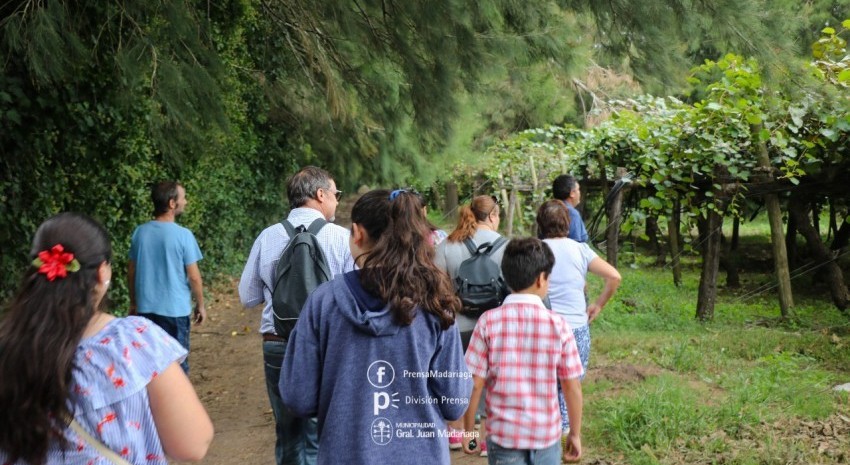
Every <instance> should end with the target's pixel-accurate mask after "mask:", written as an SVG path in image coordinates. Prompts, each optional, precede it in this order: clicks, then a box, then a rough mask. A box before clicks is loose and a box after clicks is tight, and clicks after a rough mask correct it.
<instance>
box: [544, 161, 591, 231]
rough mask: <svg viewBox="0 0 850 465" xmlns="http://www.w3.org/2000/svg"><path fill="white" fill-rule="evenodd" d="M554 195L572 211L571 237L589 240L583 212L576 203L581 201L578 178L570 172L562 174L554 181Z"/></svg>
mask: <svg viewBox="0 0 850 465" xmlns="http://www.w3.org/2000/svg"><path fill="white" fill-rule="evenodd" d="M552 197H554V198H555V199H557V200H560V201H561V202H564V204H565V205H566V206H567V210H568V211H569V212H570V234H569V236H568V237H569V238H570V239H572V240H574V241H577V242H587V228H585V227H584V221H583V220H582V219H581V214H580V213H579V212H578V210H576V208H575V207H576V205H578V204H579V202H581V187H580V186H579V184H578V180H577V179H576V178H574V177H572V176H570V175H568V174H562V175H560V176H558V177H557V178H555V180H554V181H552Z"/></svg>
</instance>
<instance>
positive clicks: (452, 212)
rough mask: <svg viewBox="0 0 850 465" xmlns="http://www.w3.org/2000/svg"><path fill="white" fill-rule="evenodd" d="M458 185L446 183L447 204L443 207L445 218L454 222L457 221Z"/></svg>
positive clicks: (452, 182) (451, 182) (450, 182)
mask: <svg viewBox="0 0 850 465" xmlns="http://www.w3.org/2000/svg"><path fill="white" fill-rule="evenodd" d="M457 203H458V198H457V183H455V182H454V181H449V182H447V183H446V203H445V206H444V207H443V216H445V217H446V218H448V219H451V220H452V221H457Z"/></svg>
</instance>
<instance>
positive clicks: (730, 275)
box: [722, 216, 741, 288]
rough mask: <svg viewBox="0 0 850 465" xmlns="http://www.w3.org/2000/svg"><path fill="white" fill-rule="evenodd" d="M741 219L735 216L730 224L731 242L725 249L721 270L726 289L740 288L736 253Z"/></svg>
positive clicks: (738, 258) (739, 259) (739, 257)
mask: <svg viewBox="0 0 850 465" xmlns="http://www.w3.org/2000/svg"><path fill="white" fill-rule="evenodd" d="M740 223H741V219H740V218H738V217H737V216H736V217H735V219H734V220H733V223H732V240H730V241H729V247H728V248H727V249H726V254H725V255H724V257H723V259H722V262H723V268H724V269H725V270H726V287H730V288H738V287H741V275H740V274H739V273H738V270H739V265H740V263H741V256H740V254H739V253H738V234H739V233H738V230H739V227H740Z"/></svg>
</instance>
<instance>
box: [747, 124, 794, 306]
mask: <svg viewBox="0 0 850 465" xmlns="http://www.w3.org/2000/svg"><path fill="white" fill-rule="evenodd" d="M752 130H753V134H758V133H759V132H760V131H761V125H760V124H755V125H753V127H752ZM757 149H758V163H759V168H760V169H761V170H762V172H763V173H764V174H763V176H764V177H765V178H766V180H767V181H772V180H773V171H772V169H773V168H772V167H771V166H770V156H769V155H768V153H767V145H766V144H765V143H764V142H759V143H758V145H757ZM764 204H765V207H767V217H768V219H769V220H770V238H771V242H772V243H773V265H774V268H775V269H776V279H778V280H779V311H780V313H781V314H782V318H786V317H787V316H788V311H789V310H790V309H791V307H793V306H794V295H793V294H792V293H791V273H790V272H789V271H788V249H787V248H786V245H785V236H784V235H783V234H782V211H781V210H780V209H779V197H778V196H777V195H776V194H775V193H770V194H765V195H764Z"/></svg>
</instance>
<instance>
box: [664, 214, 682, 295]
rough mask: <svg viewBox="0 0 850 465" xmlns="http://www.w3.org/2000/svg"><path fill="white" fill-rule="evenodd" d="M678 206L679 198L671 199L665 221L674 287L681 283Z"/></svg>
mask: <svg viewBox="0 0 850 465" xmlns="http://www.w3.org/2000/svg"><path fill="white" fill-rule="evenodd" d="M680 206H681V205H680V202H679V199H678V198H677V199H675V200H674V201H673V211H672V212H671V214H670V220H669V221H668V222H667V234H668V236H669V237H670V266H671V267H672V268H673V284H675V285H676V287H679V286H681V285H682V266H681V264H680V262H679V253H680V252H679V244H680V242H679V220H680V212H679V208H680Z"/></svg>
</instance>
